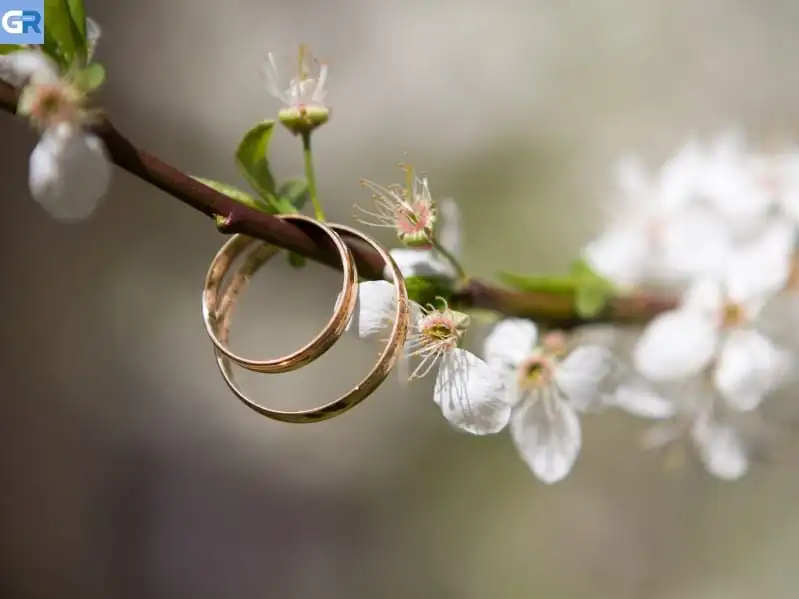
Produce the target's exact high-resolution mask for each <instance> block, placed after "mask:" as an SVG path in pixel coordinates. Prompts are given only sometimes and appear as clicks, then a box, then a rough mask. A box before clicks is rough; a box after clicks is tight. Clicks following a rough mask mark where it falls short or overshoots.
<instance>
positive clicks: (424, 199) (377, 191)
mask: <svg viewBox="0 0 799 599" xmlns="http://www.w3.org/2000/svg"><path fill="white" fill-rule="evenodd" d="M400 168H401V169H402V170H403V172H404V173H405V183H404V184H402V185H399V184H392V185H388V186H383V185H380V184H378V183H375V182H374V181H369V180H368V179H364V180H362V181H361V184H362V185H363V186H364V187H365V188H366V189H368V190H369V191H371V192H372V199H373V203H374V209H373V210H367V209H365V208H362V207H361V206H358V205H356V209H357V210H358V212H359V217H358V221H359V222H360V223H362V224H364V225H367V226H371V227H382V228H388V229H391V230H392V231H394V232H395V233H396V235H397V238H398V239H399V240H400V242H402V244H403V245H406V246H422V247H425V248H429V247H430V246H431V243H432V238H433V236H434V235H435V233H436V231H435V228H436V220H437V214H438V211H437V206H436V203H435V202H434V201H433V197H432V195H431V193H430V185H429V183H428V181H427V177H419V176H417V175H416V173H415V172H414V169H413V167H411V166H408V165H400Z"/></svg>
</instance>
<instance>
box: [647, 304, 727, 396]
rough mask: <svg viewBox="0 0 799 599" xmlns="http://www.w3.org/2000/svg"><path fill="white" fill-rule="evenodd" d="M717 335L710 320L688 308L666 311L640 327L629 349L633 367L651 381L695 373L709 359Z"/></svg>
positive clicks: (713, 349) (678, 378) (675, 379)
mask: <svg viewBox="0 0 799 599" xmlns="http://www.w3.org/2000/svg"><path fill="white" fill-rule="evenodd" d="M717 338H718V331H717V329H716V327H715V325H714V323H713V322H712V321H710V320H708V319H707V318H704V317H703V316H702V315H700V314H697V313H695V312H692V311H688V310H675V311H673V312H666V313H665V314H662V315H660V316H658V317H657V318H655V320H653V321H652V322H651V323H650V324H649V326H647V327H646V329H644V332H643V334H642V335H641V338H640V339H639V340H638V343H637V344H636V346H635V349H634V350H633V363H634V364H635V369H636V370H637V371H638V372H639V373H640V374H641V375H643V376H644V377H646V378H648V379H649V380H651V381H653V382H666V381H678V380H681V379H685V378H688V377H690V376H693V375H695V374H698V373H699V372H701V371H702V370H704V369H705V368H706V367H707V366H708V364H710V361H711V360H712V358H713V356H714V354H715V350H716V342H717Z"/></svg>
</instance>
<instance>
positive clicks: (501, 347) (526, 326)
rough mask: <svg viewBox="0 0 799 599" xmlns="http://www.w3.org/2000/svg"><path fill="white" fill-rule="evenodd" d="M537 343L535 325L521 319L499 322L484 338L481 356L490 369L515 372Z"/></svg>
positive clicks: (508, 319)
mask: <svg viewBox="0 0 799 599" xmlns="http://www.w3.org/2000/svg"><path fill="white" fill-rule="evenodd" d="M537 341H538V329H537V328H536V326H535V324H533V323H532V322H531V321H529V320H525V319H522V318H506V319H505V320H502V321H500V322H499V323H498V324H497V325H496V326H495V327H494V328H493V330H492V331H491V332H490V333H489V334H488V336H487V337H486V340H485V343H484V345H483V355H484V356H485V359H486V362H488V364H489V365H491V367H492V368H496V369H497V370H499V371H508V370H515V369H516V368H518V367H519V365H520V364H521V363H522V362H523V361H524V360H525V359H527V357H528V356H529V355H530V353H531V352H532V350H533V348H534V347H535V344H536V342H537Z"/></svg>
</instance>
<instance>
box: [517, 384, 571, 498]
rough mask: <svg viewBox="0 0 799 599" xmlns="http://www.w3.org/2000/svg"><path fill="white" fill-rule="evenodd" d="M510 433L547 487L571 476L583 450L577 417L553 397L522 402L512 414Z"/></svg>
mask: <svg viewBox="0 0 799 599" xmlns="http://www.w3.org/2000/svg"><path fill="white" fill-rule="evenodd" d="M510 431H511V436H512V437H513V442H514V444H515V445H516V449H517V450H518V451H519V454H520V455H521V457H522V459H523V460H524V461H525V462H526V463H527V465H528V466H529V467H530V469H531V470H532V471H533V473H534V474H535V475H536V477H538V478H539V479H540V480H541V481H543V482H545V483H547V484H552V483H556V482H558V481H560V480H562V479H563V478H565V477H566V475H567V474H569V472H570V471H571V469H572V466H574V462H575V460H576V459H577V456H578V454H579V453H580V447H581V446H582V434H581V431H580V420H579V419H578V418H577V413H576V412H575V411H574V409H573V408H572V407H571V406H570V405H569V404H568V403H566V402H564V401H560V400H558V399H556V398H555V397H554V396H552V395H548V396H547V397H541V398H539V399H537V400H533V401H530V400H528V401H524V402H522V403H521V404H520V406H519V407H518V408H516V409H515V410H514V411H513V416H512V417H511V421H510Z"/></svg>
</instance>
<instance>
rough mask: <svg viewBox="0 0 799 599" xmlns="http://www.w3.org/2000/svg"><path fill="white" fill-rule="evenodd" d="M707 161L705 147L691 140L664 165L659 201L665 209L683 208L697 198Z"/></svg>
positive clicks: (659, 183) (659, 184)
mask: <svg viewBox="0 0 799 599" xmlns="http://www.w3.org/2000/svg"><path fill="white" fill-rule="evenodd" d="M706 162H707V152H706V150H705V148H704V147H703V146H702V145H701V144H699V142H697V141H696V140H691V141H689V142H688V143H686V144H685V145H684V146H683V147H682V148H681V149H680V151H679V152H678V153H677V154H676V155H675V156H674V157H673V158H671V159H670V160H669V161H668V162H666V164H664V165H663V168H661V170H660V178H659V180H658V192H659V196H658V201H659V203H660V205H661V206H662V207H663V208H664V209H666V210H674V209H676V208H681V207H683V206H684V205H685V204H687V203H688V202H690V201H691V200H693V199H694V198H696V196H697V194H698V192H699V188H700V187H699V186H700V184H701V175H702V172H703V169H704V168H705V164H706Z"/></svg>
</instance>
